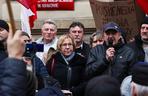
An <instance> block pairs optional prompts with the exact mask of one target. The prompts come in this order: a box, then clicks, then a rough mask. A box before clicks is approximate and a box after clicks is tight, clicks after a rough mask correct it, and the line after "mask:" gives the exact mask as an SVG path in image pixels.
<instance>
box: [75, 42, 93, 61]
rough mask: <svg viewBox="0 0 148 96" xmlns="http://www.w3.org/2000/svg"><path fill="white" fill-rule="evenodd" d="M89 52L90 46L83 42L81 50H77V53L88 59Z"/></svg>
mask: <svg viewBox="0 0 148 96" xmlns="http://www.w3.org/2000/svg"><path fill="white" fill-rule="evenodd" d="M89 51H90V46H89V45H88V44H87V43H85V42H83V44H82V46H81V47H80V48H77V49H76V50H75V52H76V53H80V54H82V55H83V56H84V57H86V59H87V57H88V54H89Z"/></svg>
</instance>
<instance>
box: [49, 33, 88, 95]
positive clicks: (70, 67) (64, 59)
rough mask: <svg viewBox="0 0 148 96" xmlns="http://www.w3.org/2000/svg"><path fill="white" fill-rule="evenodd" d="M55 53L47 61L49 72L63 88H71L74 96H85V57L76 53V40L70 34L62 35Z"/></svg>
mask: <svg viewBox="0 0 148 96" xmlns="http://www.w3.org/2000/svg"><path fill="white" fill-rule="evenodd" d="M57 50H58V52H56V53H55V54H53V55H52V56H51V58H50V59H49V60H48V61H47V64H46V67H47V70H48V73H49V74H50V75H51V76H52V77H53V78H55V79H57V80H58V81H59V82H60V84H61V89H62V90H69V91H71V92H72V94H73V96H83V95H82V94H83V91H84V90H83V84H82V86H81V83H83V80H84V70H85V64H86V61H85V58H84V57H83V56H81V55H80V54H77V53H75V42H74V40H73V38H72V37H70V35H68V34H65V35H62V36H61V37H60V38H59V40H58V43H57Z"/></svg>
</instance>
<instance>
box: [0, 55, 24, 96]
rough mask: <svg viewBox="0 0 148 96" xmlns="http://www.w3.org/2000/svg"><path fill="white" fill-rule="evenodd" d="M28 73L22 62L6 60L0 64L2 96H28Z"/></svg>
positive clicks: (12, 59)
mask: <svg viewBox="0 0 148 96" xmlns="http://www.w3.org/2000/svg"><path fill="white" fill-rule="evenodd" d="M26 85H27V72H26V64H24V62H23V61H22V60H18V59H14V58H6V59H5V60H3V61H2V62H1V63H0V96H26V91H25V90H26V88H27V87H26Z"/></svg>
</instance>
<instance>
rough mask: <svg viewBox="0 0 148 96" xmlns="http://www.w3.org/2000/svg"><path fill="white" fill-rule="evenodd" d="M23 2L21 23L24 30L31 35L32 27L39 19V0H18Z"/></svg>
mask: <svg viewBox="0 0 148 96" xmlns="http://www.w3.org/2000/svg"><path fill="white" fill-rule="evenodd" d="M17 1H18V2H19V3H20V4H21V7H22V9H21V25H22V31H25V32H27V33H28V34H29V35H31V31H30V29H31V28H33V26H34V21H35V20H36V19H37V11H36V5H37V0H17Z"/></svg>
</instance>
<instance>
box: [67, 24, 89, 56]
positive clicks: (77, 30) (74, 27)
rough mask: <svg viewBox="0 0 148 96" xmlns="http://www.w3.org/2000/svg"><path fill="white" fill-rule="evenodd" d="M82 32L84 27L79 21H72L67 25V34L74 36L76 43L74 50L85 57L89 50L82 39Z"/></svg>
mask: <svg viewBox="0 0 148 96" xmlns="http://www.w3.org/2000/svg"><path fill="white" fill-rule="evenodd" d="M84 32H85V27H84V25H83V24H82V23H81V22H73V23H72V24H71V25H70V26H69V34H70V35H71V36H72V37H73V38H74V41H75V43H76V49H75V52H77V53H79V54H80V55H83V56H84V57H86V58H87V57H88V54H89V51H90V46H89V45H88V44H87V43H85V42H84V40H83V37H84Z"/></svg>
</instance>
